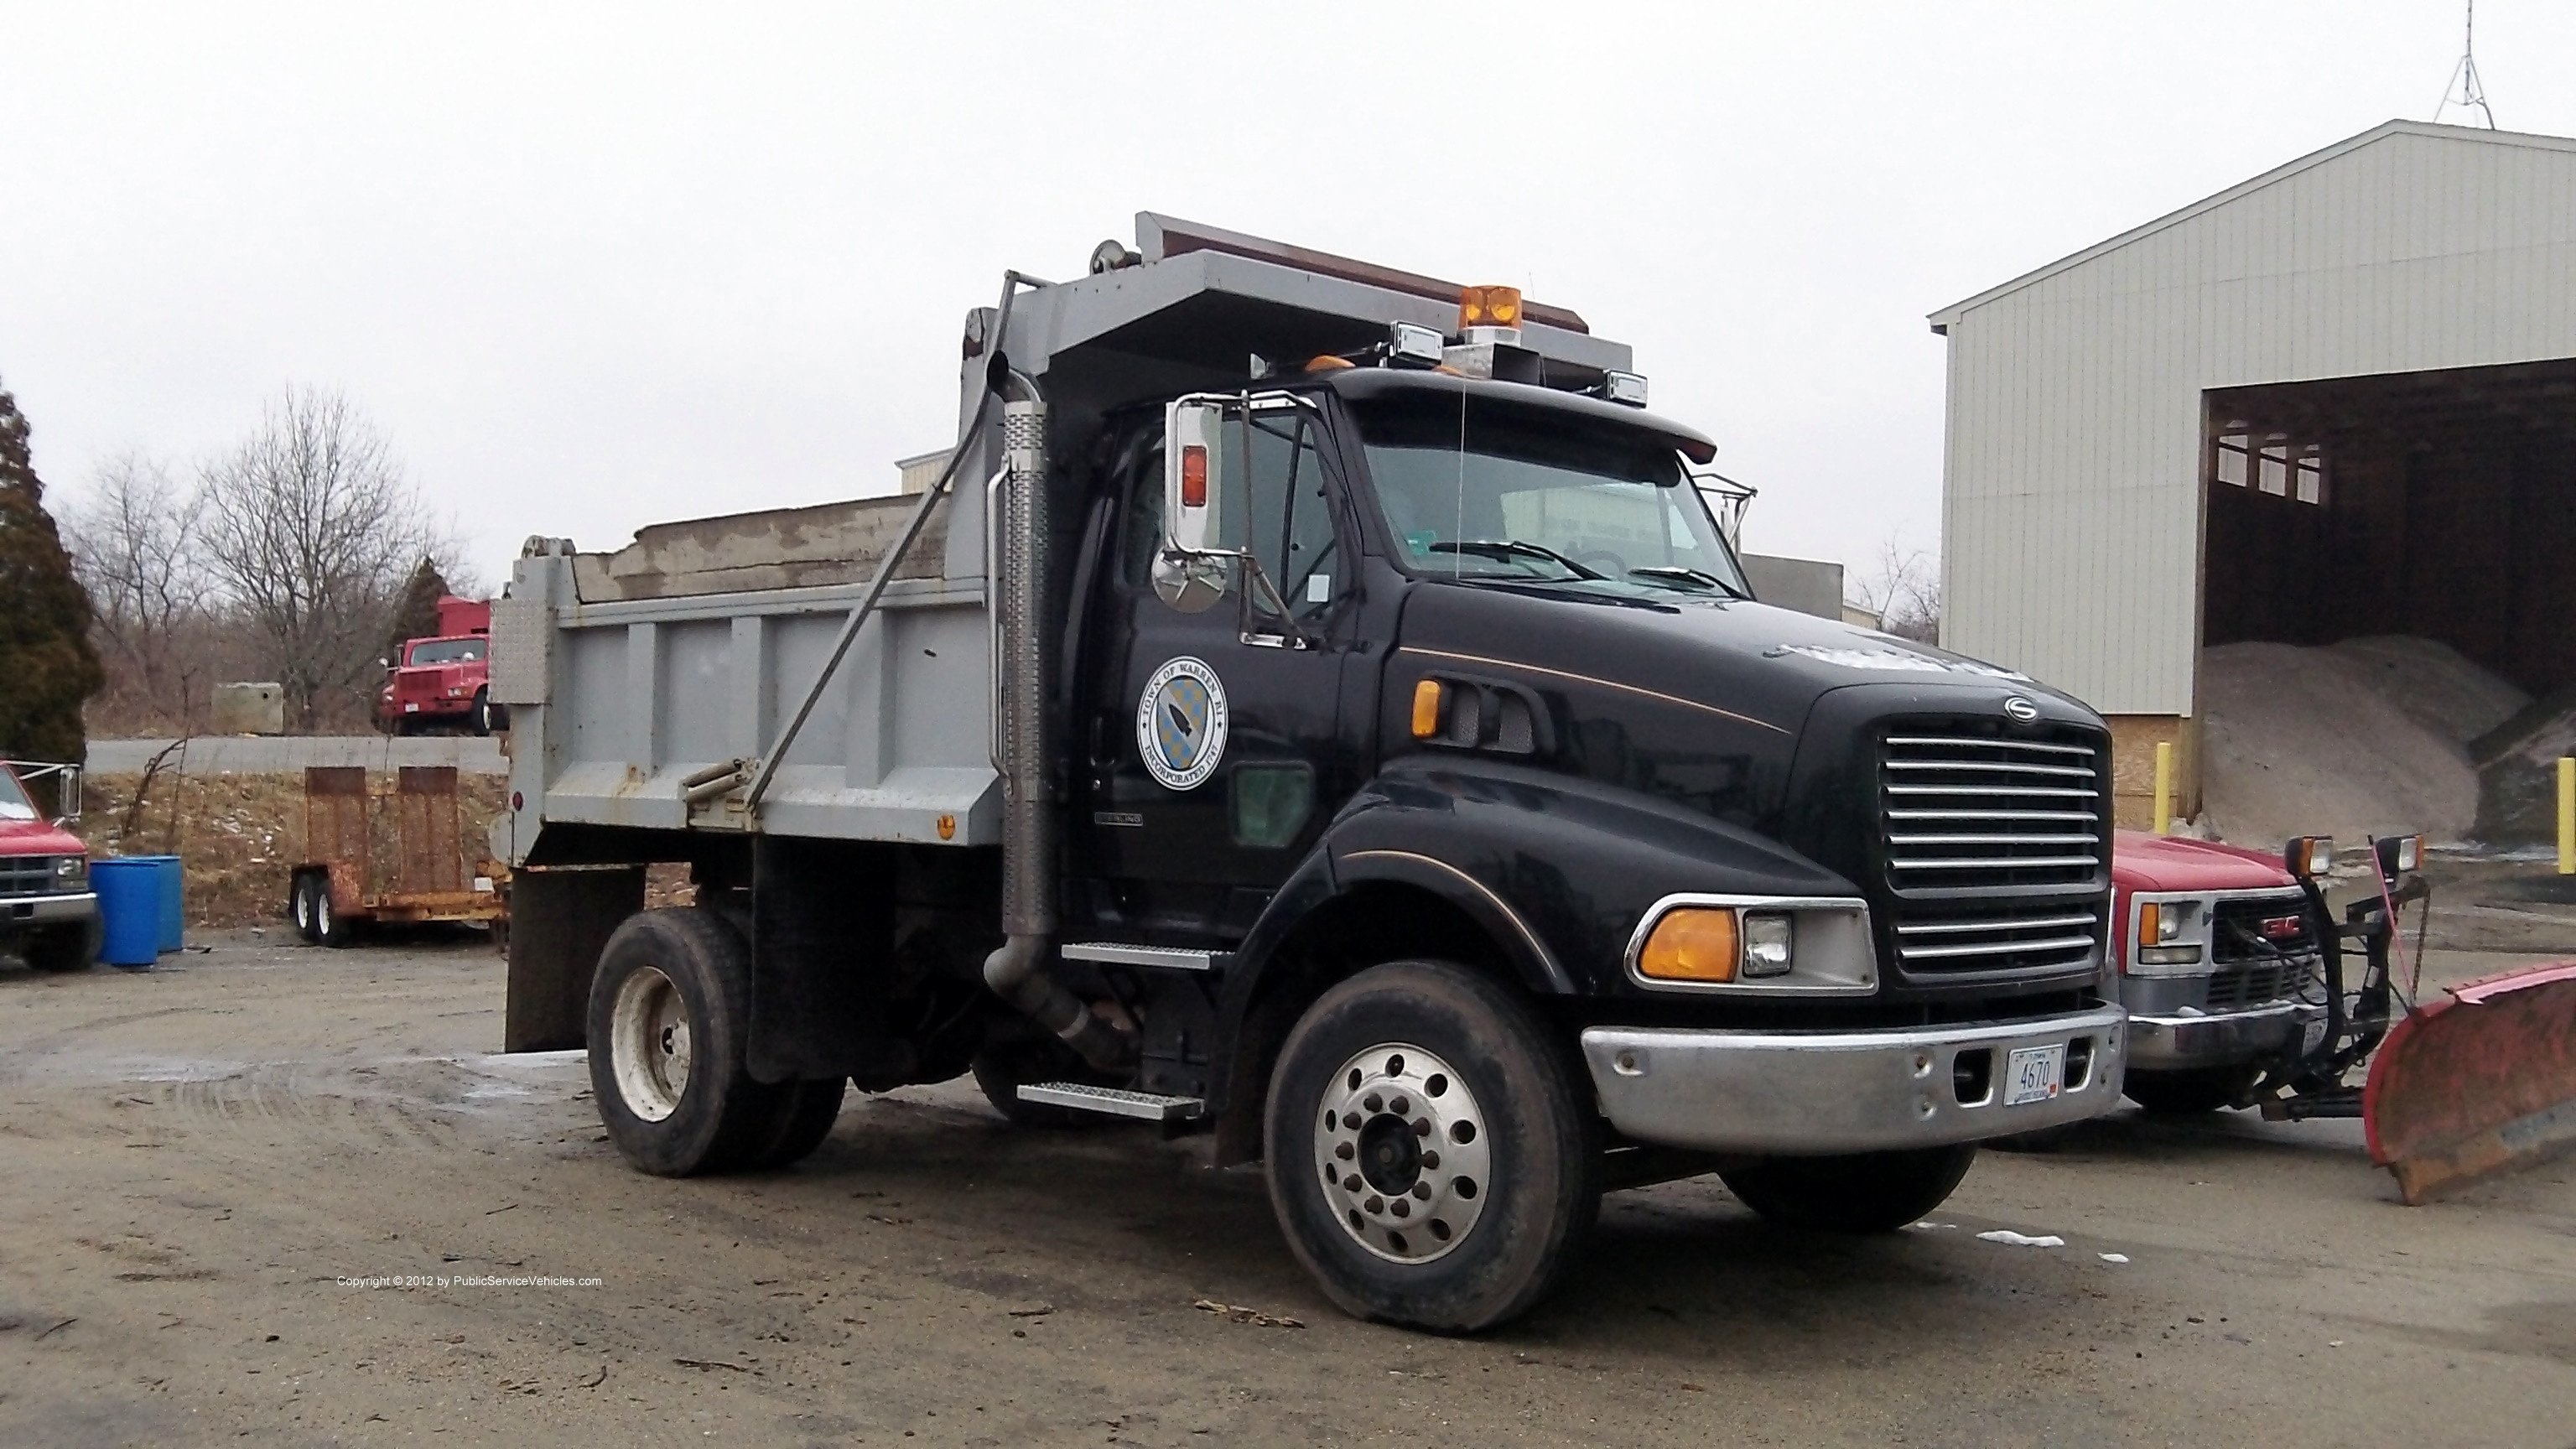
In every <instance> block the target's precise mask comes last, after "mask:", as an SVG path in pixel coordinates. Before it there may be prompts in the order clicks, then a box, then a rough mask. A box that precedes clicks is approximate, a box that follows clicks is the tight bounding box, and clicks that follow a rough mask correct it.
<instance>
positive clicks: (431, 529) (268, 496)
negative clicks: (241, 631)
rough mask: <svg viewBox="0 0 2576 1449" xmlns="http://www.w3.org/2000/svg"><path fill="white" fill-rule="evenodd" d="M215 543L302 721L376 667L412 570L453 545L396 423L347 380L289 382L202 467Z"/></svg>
mask: <svg viewBox="0 0 2576 1449" xmlns="http://www.w3.org/2000/svg"><path fill="white" fill-rule="evenodd" d="M200 497H201V499H202V500H203V503H204V510H205V511H204V516H203V519H202V521H201V524H200V527H201V528H202V530H203V536H204V539H205V556H206V561H207V564H208V566H209V567H210V568H211V569H212V570H213V572H214V575H215V577H216V579H217V581H218V582H219V583H220V585H221V587H222V590H223V592H224V594H225V595H226V596H227V597H228V599H229V601H230V603H231V604H232V606H233V607H234V608H235V609H237V610H238V611H239V613H240V615H241V622H242V624H243V626H244V627H246V628H247V629H248V630H250V631H251V632H252V635H253V638H254V640H255V642H256V643H257V645H258V646H259V650H260V653H261V655H262V656H263V658H262V663H263V665H264V667H265V668H266V669H267V670H268V671H269V672H271V673H272V674H273V675H274V677H275V678H276V679H277V681H278V682H279V683H280V684H281V685H283V686H284V687H285V691H286V704H287V708H288V709H289V711H290V712H291V713H292V715H293V718H294V720H295V723H296V725H297V727H298V728H302V729H311V728H313V727H314V725H315V724H316V723H317V721H318V719H319V717H320V715H321V713H322V711H323V709H324V708H325V707H326V706H329V705H333V704H338V705H343V706H345V704H346V703H347V700H348V697H349V696H352V695H355V694H356V693H357V692H358V691H357V689H356V688H355V687H356V686H357V685H358V684H359V683H360V681H361V680H366V679H370V678H372V676H373V674H374V670H375V660H376V652H377V647H378V645H379V643H380V642H381V641H382V640H383V639H384V637H385V630H386V628H387V626H388V624H389V623H390V621H391V618H392V615H393V610H394V608H395V606H396V604H397V603H398V602H399V600H400V597H401V591H402V586H403V581H404V579H405V578H406V577H408V576H409V574H410V572H411V568H412V565H413V563H414V562H415V561H417V560H419V559H420V558H422V557H423V556H424V555H437V554H440V553H447V552H450V551H451V550H450V549H449V548H448V547H447V546H446V541H445V540H444V539H442V538H440V537H439V536H438V530H437V528H436V527H435V526H434V525H433V524H432V522H431V521H430V518H429V516H428V512H427V510H426V509H425V508H424V507H423V506H422V503H421V500H420V496H419V494H418V492H417V491H416V490H414V489H413V487H412V486H411V484H410V483H409V482H408V481H407V480H406V479H405V478H404V476H403V470H402V465H401V463H400V462H399V461H398V460H397V459H396V458H395V457H394V454H393V449H392V447H391V446H390V445H389V444H388V443H387V441H386V439H385V436H384V434H383V433H381V432H379V431H378V430H377V429H376V427H375V425H374V424H373V423H372V422H370V421H368V419H367V418H366V416H365V415H364V414H363V413H361V412H359V411H358V409H357V408H356V407H355V406H354V405H352V404H351V403H350V402H349V400H348V399H347V398H345V397H343V396H341V395H340V394H338V393H336V392H327V391H317V390H310V389H298V388H288V389H287V390H286V392H285V393H284V395H283V396H281V397H280V398H279V399H278V400H277V401H275V402H274V403H272V404H270V405H269V407H268V408H267V410H266V413H265V416H264V417H263V419H262V421H261V423H260V427H259V429H258V431H256V432H254V433H252V434H251V435H250V436H249V437H248V438H245V439H243V440H242V442H241V443H240V445H239V446H237V447H236V448H234V449H233V451H232V452H230V453H229V454H226V455H225V456H223V457H221V458H218V459H216V460H215V461H213V462H211V463H208V464H206V465H205V467H204V469H203V471H202V473H201V476H200Z"/></svg>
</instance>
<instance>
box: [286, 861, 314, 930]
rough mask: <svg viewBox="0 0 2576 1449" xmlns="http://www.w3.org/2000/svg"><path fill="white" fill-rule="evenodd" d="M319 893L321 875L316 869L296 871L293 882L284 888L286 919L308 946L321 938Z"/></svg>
mask: <svg viewBox="0 0 2576 1449" xmlns="http://www.w3.org/2000/svg"><path fill="white" fill-rule="evenodd" d="M321 894H322V876H321V874H320V873H319V872H317V871H309V870H306V871H298V872H296V875H295V883H294V884H293V885H291V886H288V887H287V889H286V919H287V920H288V921H290V922H292V923H293V924H294V926H295V934H296V935H297V936H299V937H301V938H302V939H303V941H304V944H306V945H308V946H310V945H312V944H314V943H315V942H317V941H320V940H321V939H322V928H321V925H320V921H321V908H320V905H319V898H320V897H321Z"/></svg>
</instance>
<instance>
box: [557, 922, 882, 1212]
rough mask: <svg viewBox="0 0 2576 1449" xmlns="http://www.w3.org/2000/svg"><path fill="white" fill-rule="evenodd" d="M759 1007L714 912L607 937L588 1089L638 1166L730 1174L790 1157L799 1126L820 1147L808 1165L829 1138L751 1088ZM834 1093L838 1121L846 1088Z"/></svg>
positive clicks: (738, 941)
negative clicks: (748, 1059) (749, 1061)
mask: <svg viewBox="0 0 2576 1449" xmlns="http://www.w3.org/2000/svg"><path fill="white" fill-rule="evenodd" d="M750 1003H751V953H750V950H749V949H748V948H747V947H746V946H745V945H744V944H743V940H742V937H741V935H740V934H739V933H737V932H736V931H735V930H734V929H733V927H731V926H729V925H726V924H725V923H724V921H723V919H722V918H720V917H718V916H717V915H716V914H715V913H714V912H712V911H705V910H700V909H698V908H696V907H693V906H692V907H682V908H677V909H664V910H653V911H640V912H638V913H636V914H635V915H632V916H629V917H627V918H626V922H625V924H623V925H621V926H619V927H618V928H617V930H616V932H615V933H614V934H612V935H611V936H610V937H609V938H608V945H607V947H606V949H604V950H602V951H601V952H600V955H599V969H598V971H597V972H596V973H594V974H593V975H592V977H591V984H590V1012H589V1023H588V1024H589V1029H590V1085H591V1096H592V1097H593V1099H594V1100H595V1101H597V1103H598V1105H599V1120H600V1123H601V1125H603V1126H605V1127H606V1128H607V1129H608V1137H609V1140H610V1141H611V1142H614V1143H616V1144H617V1150H618V1152H619V1153H620V1154H621V1155H623V1156H624V1157H625V1158H626V1160H627V1161H628V1162H630V1163H632V1164H634V1165H635V1166H636V1167H638V1168H641V1169H642V1170H644V1171H646V1172H650V1173H653V1174H655V1175H657V1176H661V1177H689V1176H693V1175H696V1174H698V1173H704V1172H722V1171H726V1170H728V1169H732V1168H738V1167H751V1166H756V1165H759V1164H760V1163H761V1162H762V1161H763V1160H764V1159H767V1158H769V1157H771V1156H772V1155H773V1154H777V1153H781V1152H783V1151H784V1150H785V1148H786V1147H787V1146H788V1145H790V1143H791V1142H792V1141H793V1139H794V1138H795V1136H796V1135H797V1133H798V1129H799V1128H800V1127H801V1128H802V1129H803V1130H804V1131H808V1132H810V1133H811V1135H812V1140H811V1141H808V1142H806V1143H805V1144H804V1148H803V1151H800V1152H799V1153H797V1155H798V1156H802V1155H803V1152H804V1151H811V1150H812V1149H813V1146H814V1144H815V1143H817V1142H820V1141H821V1140H822V1137H823V1134H824V1133H825V1132H828V1131H830V1130H831V1122H830V1120H829V1119H828V1118H826V1119H824V1120H823V1122H822V1125H821V1127H820V1128H815V1127H814V1126H813V1123H812V1118H811V1117H802V1118H800V1117H797V1116H796V1114H795V1110H794V1109H795V1107H796V1106H798V1105H801V1101H800V1102H799V1103H796V1104H791V1103H789V1102H788V1101H786V1100H785V1098H786V1097H787V1096H788V1095H790V1094H788V1093H785V1092H782V1091H781V1090H780V1089H779V1088H776V1087H772V1086H767V1085H764V1084H762V1083H760V1082H757V1081H754V1080H753V1079H752V1077H751V1073H750V1071H749V1069H748V1068H747V1067H746V1066H745V1064H744V1055H743V1053H744V1048H745V1045H746V1040H747V1036H748V1033H749V1029H750V1023H751V1011H750ZM829 1085H830V1086H831V1088H832V1094H831V1097H830V1100H831V1103H832V1106H833V1110H834V1111H836V1112H837V1111H838V1110H839V1106H840V1096H839V1089H840V1085H841V1084H840V1083H839V1082H837V1081H835V1082H833V1083H831V1084H829ZM812 1111H813V1112H814V1113H815V1114H816V1115H819V1114H820V1111H821V1109H820V1108H819V1107H817V1108H813V1109H812Z"/></svg>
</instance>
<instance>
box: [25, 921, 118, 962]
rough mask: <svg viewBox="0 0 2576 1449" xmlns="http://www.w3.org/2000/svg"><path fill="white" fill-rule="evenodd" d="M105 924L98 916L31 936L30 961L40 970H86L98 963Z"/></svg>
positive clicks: (29, 945) (28, 953) (28, 947)
mask: <svg viewBox="0 0 2576 1449" xmlns="http://www.w3.org/2000/svg"><path fill="white" fill-rule="evenodd" d="M101 931H102V927H101V926H100V924H99V922H98V921H96V920H95V919H93V920H89V921H86V922H83V923H82V924H80V925H77V926H55V927H52V928H50V929H47V930H43V931H39V932H37V933H36V934H35V935H33V936H30V937H28V939H27V946H26V953H27V964H28V965H29V966H31V967H33V968H35V969H36V970H38V971H87V970H88V969H89V968H90V967H92V966H93V965H96V964H97V962H98V947H99V941H100V937H101Z"/></svg>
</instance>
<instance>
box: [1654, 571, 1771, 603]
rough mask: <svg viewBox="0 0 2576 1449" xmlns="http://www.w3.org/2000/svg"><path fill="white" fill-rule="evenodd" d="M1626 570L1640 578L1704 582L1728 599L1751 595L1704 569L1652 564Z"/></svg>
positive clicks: (1747, 597) (1749, 596) (1750, 596)
mask: <svg viewBox="0 0 2576 1449" xmlns="http://www.w3.org/2000/svg"><path fill="white" fill-rule="evenodd" d="M1628 572H1629V573H1631V574H1635V575H1637V576H1639V577H1641V578H1649V579H1684V580H1687V581H1689V582H1691V583H1694V584H1706V585H1708V586H1709V587H1710V588H1712V589H1715V590H1717V591H1718V592H1719V593H1722V594H1724V595H1726V596H1727V597H1728V598H1730V599H1750V598H1752V597H1753V596H1752V595H1751V594H1748V593H1746V592H1745V591H1744V590H1742V589H1739V588H1737V587H1736V586H1735V585H1733V584H1730V583H1728V582H1727V581H1726V580H1724V579H1722V578H1719V577H1718V576H1717V575H1715V574H1713V573H1710V572H1709V571H1707V570H1706V569H1690V568H1683V567H1682V566H1681V565H1679V564H1652V565H1649V566H1647V567H1645V568H1641V569H1630V570H1628Z"/></svg>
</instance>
